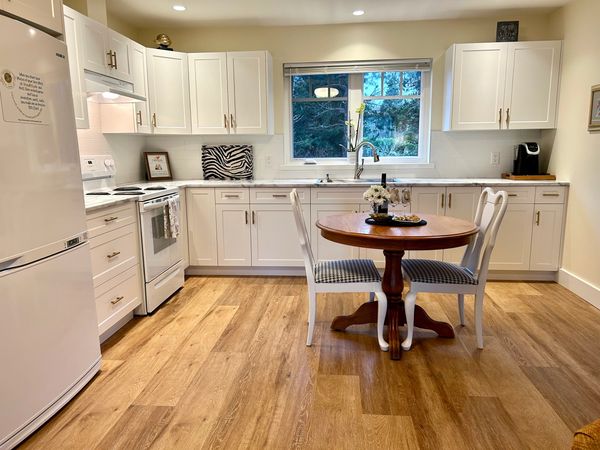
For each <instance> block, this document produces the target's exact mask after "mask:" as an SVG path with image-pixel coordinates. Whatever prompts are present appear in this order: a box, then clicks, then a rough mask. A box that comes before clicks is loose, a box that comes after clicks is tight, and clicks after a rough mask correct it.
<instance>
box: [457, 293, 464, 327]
mask: <svg viewBox="0 0 600 450" xmlns="http://www.w3.org/2000/svg"><path fill="white" fill-rule="evenodd" d="M458 317H459V319H460V324H461V325H462V326H463V327H464V326H465V294H458Z"/></svg>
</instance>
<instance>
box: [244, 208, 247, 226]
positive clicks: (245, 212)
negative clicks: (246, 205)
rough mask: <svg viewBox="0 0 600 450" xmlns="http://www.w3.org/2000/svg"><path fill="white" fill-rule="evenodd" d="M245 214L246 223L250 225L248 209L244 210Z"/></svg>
mask: <svg viewBox="0 0 600 450" xmlns="http://www.w3.org/2000/svg"><path fill="white" fill-rule="evenodd" d="M244 216H245V217H246V225H248V211H244Z"/></svg>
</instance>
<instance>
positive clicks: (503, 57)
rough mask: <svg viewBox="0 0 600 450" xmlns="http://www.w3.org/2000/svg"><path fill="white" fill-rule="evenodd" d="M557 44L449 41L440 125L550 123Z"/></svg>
mask: <svg viewBox="0 0 600 450" xmlns="http://www.w3.org/2000/svg"><path fill="white" fill-rule="evenodd" d="M561 48H562V43H561V42H560V41H541V42H494V43H478V44H454V45H453V46H452V47H450V48H449V49H448V51H447V52H446V63H445V64H446V66H445V93H444V123H443V129H444V130H446V131H447V130H505V129H529V128H534V129H543V128H554V127H555V124H556V105H557V98H558V82H559V81H558V80H559V75H560V60H561Z"/></svg>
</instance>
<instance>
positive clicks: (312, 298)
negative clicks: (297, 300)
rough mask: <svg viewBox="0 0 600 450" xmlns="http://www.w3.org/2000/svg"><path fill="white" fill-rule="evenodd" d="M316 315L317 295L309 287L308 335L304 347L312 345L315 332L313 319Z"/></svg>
mask: <svg viewBox="0 0 600 450" xmlns="http://www.w3.org/2000/svg"><path fill="white" fill-rule="evenodd" d="M316 315H317V294H316V292H315V290H314V289H313V288H311V287H309V288H308V335H307V337H306V346H307V347H310V346H311V345H312V339H313V333H314V331H315V319H316Z"/></svg>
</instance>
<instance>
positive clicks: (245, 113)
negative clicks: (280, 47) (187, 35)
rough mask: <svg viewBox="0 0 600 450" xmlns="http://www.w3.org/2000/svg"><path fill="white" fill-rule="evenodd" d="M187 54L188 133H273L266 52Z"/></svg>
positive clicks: (270, 83)
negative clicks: (189, 107)
mask: <svg viewBox="0 0 600 450" xmlns="http://www.w3.org/2000/svg"><path fill="white" fill-rule="evenodd" d="M188 57H189V74H190V103H191V116H192V133H194V134H270V133H272V132H273V107H272V102H273V94H272V79H271V78H272V74H271V72H272V62H271V55H270V54H269V53H268V52H266V51H254V52H228V53H192V54H190V55H188Z"/></svg>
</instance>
